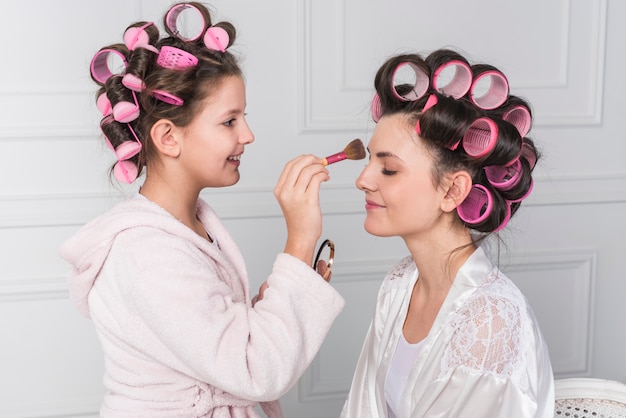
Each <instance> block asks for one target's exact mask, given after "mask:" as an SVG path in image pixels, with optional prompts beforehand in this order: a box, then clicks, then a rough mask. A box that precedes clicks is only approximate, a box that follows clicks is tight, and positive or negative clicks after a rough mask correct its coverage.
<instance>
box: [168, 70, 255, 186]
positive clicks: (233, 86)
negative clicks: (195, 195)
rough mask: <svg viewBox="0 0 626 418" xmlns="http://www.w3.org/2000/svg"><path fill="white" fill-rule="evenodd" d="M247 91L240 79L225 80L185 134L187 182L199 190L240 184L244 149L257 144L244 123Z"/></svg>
mask: <svg viewBox="0 0 626 418" xmlns="http://www.w3.org/2000/svg"><path fill="white" fill-rule="evenodd" d="M245 108H246V90H245V85H244V82H243V79H242V78H241V77H239V76H231V77H228V78H225V79H224V80H223V81H222V83H221V84H220V85H218V86H217V87H216V88H215V90H214V91H213V93H212V94H211V95H210V96H209V97H208V98H207V99H206V100H205V101H204V104H203V107H202V108H201V109H200V111H199V113H198V114H197V116H196V117H195V118H194V119H193V120H192V121H191V123H190V124H189V125H188V126H187V127H186V128H184V130H183V141H182V153H181V155H182V156H183V158H184V159H185V161H184V167H185V171H186V177H187V181H190V182H193V183H195V185H197V186H198V187H199V188H204V187H224V186H231V185H233V184H235V183H237V182H238V181H239V177H240V175H239V165H240V164H241V157H242V155H243V152H244V147H245V145H247V144H250V143H252V142H253V141H254V135H253V133H252V131H251V130H250V128H249V127H248V123H247V122H246V119H245V113H244V112H245Z"/></svg>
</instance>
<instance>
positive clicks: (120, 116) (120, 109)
mask: <svg viewBox="0 0 626 418" xmlns="http://www.w3.org/2000/svg"><path fill="white" fill-rule="evenodd" d="M131 93H132V94H133V102H132V103H131V102H127V101H121V102H118V103H116V104H115V105H114V106H113V118H115V120H116V121H118V122H121V123H129V122H132V121H134V120H135V119H137V118H138V117H139V103H138V102H137V95H136V94H135V92H134V91H131Z"/></svg>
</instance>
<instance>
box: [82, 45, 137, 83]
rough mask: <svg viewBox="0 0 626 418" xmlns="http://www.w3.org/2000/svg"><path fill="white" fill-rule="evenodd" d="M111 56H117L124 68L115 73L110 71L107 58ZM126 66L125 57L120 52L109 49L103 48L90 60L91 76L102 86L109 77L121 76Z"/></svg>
mask: <svg viewBox="0 0 626 418" xmlns="http://www.w3.org/2000/svg"><path fill="white" fill-rule="evenodd" d="M111 54H113V55H117V56H118V57H119V58H121V59H122V62H123V63H124V68H123V69H122V70H120V71H115V72H114V71H111V68H110V67H109V56H110V55H111ZM127 65H128V63H127V62H126V57H125V56H124V54H122V53H121V52H120V51H118V50H116V49H111V48H104V49H101V50H100V51H98V52H96V54H95V55H94V56H93V58H92V59H91V64H90V69H91V76H92V77H93V79H94V80H96V81H97V82H98V83H100V84H102V85H104V83H106V81H107V80H108V79H109V77H111V76H112V75H113V74H122V73H123V72H124V70H126V67H127Z"/></svg>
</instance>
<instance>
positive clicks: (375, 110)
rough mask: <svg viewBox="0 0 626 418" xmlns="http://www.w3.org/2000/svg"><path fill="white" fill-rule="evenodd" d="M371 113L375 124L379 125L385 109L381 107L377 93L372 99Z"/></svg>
mask: <svg viewBox="0 0 626 418" xmlns="http://www.w3.org/2000/svg"><path fill="white" fill-rule="evenodd" d="M371 111H372V119H374V122H376V123H378V121H379V120H380V117H381V116H382V114H383V109H382V108H381V106H380V97H379V96H378V93H375V94H374V97H373V98H372V105H371Z"/></svg>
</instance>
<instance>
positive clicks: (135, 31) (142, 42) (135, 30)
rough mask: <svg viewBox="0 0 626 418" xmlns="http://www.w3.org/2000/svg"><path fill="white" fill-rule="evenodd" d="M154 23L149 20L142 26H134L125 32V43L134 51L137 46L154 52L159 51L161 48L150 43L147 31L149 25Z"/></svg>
mask: <svg viewBox="0 0 626 418" xmlns="http://www.w3.org/2000/svg"><path fill="white" fill-rule="evenodd" d="M151 25H154V23H153V22H147V23H146V24H144V25H142V26H133V27H130V28H128V29H126V31H125V32H124V44H125V45H126V47H127V48H128V49H129V50H130V51H133V50H134V49H135V48H138V47H139V48H145V49H148V50H150V51H152V52H155V53H157V54H158V53H159V50H158V49H156V48H155V47H154V46H152V45H150V35H148V32H146V28H147V27H148V26H151Z"/></svg>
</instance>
